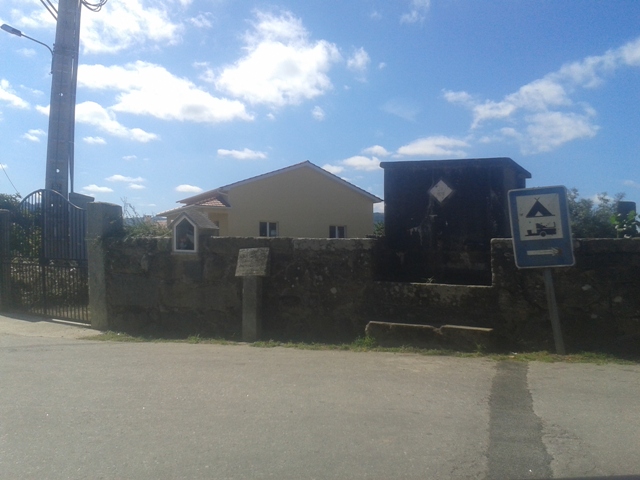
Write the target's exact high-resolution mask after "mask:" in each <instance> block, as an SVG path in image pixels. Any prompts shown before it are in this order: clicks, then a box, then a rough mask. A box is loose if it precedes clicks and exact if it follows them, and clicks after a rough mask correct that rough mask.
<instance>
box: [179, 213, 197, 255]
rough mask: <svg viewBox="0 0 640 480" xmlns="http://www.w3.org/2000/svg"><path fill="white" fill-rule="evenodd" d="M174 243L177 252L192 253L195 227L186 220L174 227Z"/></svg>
mask: <svg viewBox="0 0 640 480" xmlns="http://www.w3.org/2000/svg"><path fill="white" fill-rule="evenodd" d="M175 242H176V250H178V251H189V252H192V251H194V250H195V227H194V226H193V225H192V224H191V222H190V221H189V220H187V219H186V218H184V219H182V221H181V222H180V223H179V224H178V225H176V228H175Z"/></svg>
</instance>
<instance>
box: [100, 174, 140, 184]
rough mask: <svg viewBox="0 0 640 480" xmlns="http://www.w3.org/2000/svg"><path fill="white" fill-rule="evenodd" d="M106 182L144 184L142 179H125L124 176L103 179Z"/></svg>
mask: <svg viewBox="0 0 640 480" xmlns="http://www.w3.org/2000/svg"><path fill="white" fill-rule="evenodd" d="M105 180H106V181H107V182H144V178H142V177H135V178H133V177H125V176H124V175H117V174H116V175H111V176H110V177H107V178H105Z"/></svg>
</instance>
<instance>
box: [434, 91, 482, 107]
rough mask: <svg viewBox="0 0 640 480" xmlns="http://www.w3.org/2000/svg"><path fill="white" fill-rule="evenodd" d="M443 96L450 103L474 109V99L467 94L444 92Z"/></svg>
mask: <svg viewBox="0 0 640 480" xmlns="http://www.w3.org/2000/svg"><path fill="white" fill-rule="evenodd" d="M442 95H443V96H444V98H445V100H446V101H447V102H449V103H459V104H462V105H466V106H471V107H473V105H474V101H473V97H472V96H471V95H470V94H469V93H467V92H452V91H451V90H443V93H442Z"/></svg>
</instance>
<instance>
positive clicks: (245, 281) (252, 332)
mask: <svg viewBox="0 0 640 480" xmlns="http://www.w3.org/2000/svg"><path fill="white" fill-rule="evenodd" d="M261 335H262V278H261V277H256V276H250V277H243V278H242V341H244V342H255V341H256V340H259V339H260V336H261Z"/></svg>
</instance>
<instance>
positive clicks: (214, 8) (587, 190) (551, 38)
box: [0, 0, 640, 214]
mask: <svg viewBox="0 0 640 480" xmlns="http://www.w3.org/2000/svg"><path fill="white" fill-rule="evenodd" d="M53 3H54V4H56V3H57V2H55V1H54V2H53ZM0 23H7V24H9V25H11V26H13V27H15V28H18V29H20V30H22V31H23V32H24V33H25V34H27V35H29V36H31V37H34V38H37V39H38V40H41V41H42V42H45V43H47V44H49V45H52V44H53V39H54V36H55V23H54V20H53V18H52V16H51V15H50V14H49V12H47V10H46V9H45V8H44V7H43V5H42V3H41V2H40V1H38V0H2V2H0ZM49 71H50V53H49V52H48V51H47V50H46V49H45V48H44V47H42V46H40V45H37V44H35V43H33V42H30V41H29V40H27V39H24V38H18V37H15V36H12V35H9V34H6V33H5V32H0V144H1V145H2V148H1V149H0V163H1V164H2V165H3V167H4V172H0V192H3V193H14V192H15V190H14V188H13V186H12V185H11V183H10V181H11V182H12V183H13V185H15V188H16V189H17V190H18V192H20V194H22V195H23V196H25V195H27V194H28V193H30V192H31V191H33V190H36V189H38V188H42V187H43V186H44V175H45V158H46V143H47V141H46V130H47V125H48V123H47V111H48V104H49V94H50V86H51V76H50V75H49ZM76 120H77V123H76V145H75V159H76V160H75V163H76V167H75V169H76V172H75V189H74V190H75V191H76V192H80V193H85V194H88V195H93V196H94V197H95V198H96V200H99V201H105V202H111V203H117V204H122V202H123V199H126V200H127V201H128V202H129V203H131V204H132V205H133V206H134V208H135V210H136V211H137V212H138V213H146V214H152V213H157V212H160V211H163V210H167V209H170V208H174V207H175V206H176V204H175V202H176V201H177V200H179V199H182V198H185V197H188V196H191V195H193V194H195V193H198V192H200V191H203V190H209V189H213V188H216V187H219V186H222V185H225V184H229V183H232V182H235V181H239V180H242V179H244V178H248V177H251V176H254V175H258V174H261V173H265V172H268V171H271V170H275V169H278V168H282V167H285V166H288V165H292V164H295V163H299V162H301V161H304V160H310V161H311V162H313V163H315V164H317V165H319V166H321V167H324V168H326V169H327V170H328V171H330V172H332V173H335V174H337V175H339V176H340V177H342V178H345V179H346V180H348V181H351V182H353V183H354V184H356V185H358V186H359V187H361V188H363V189H365V190H368V191H370V192H371V193H373V194H375V195H378V196H380V197H382V196H383V193H384V190H383V188H384V187H383V180H384V179H383V170H382V169H380V168H379V166H378V164H379V162H380V161H389V162H393V161H397V160H429V159H434V160H435V159H448V158H478V157H511V158H513V159H514V160H515V161H516V162H518V163H519V164H520V165H522V166H523V167H524V168H526V169H527V170H529V171H530V172H531V173H532V175H533V177H532V179H531V180H529V182H528V186H530V187H534V186H545V185H565V186H567V187H568V188H572V187H576V188H578V189H579V191H580V193H581V195H582V196H584V197H592V196H595V195H596V194H597V193H600V192H608V193H609V194H614V193H617V192H624V193H626V195H627V199H629V200H633V201H638V202H640V162H639V160H640V158H639V153H640V1H637V0H615V1H614V0H611V1H591V0H564V1H557V0H536V1H534V0H486V1H481V2H479V1H477V0H391V1H390V0H305V1H304V2H301V1H290V0H285V1H274V2H262V1H251V0H246V1H244V0H243V1H233V0H198V1H195V0H155V1H148V0H127V1H122V0H109V1H108V3H107V4H106V5H105V7H104V8H103V9H102V11H100V12H98V13H94V12H92V11H89V10H87V9H86V8H83V12H82V35H81V52H80V69H79V75H78V94H77V108H76ZM5 173H6V175H5ZM378 208H380V207H378Z"/></svg>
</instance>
